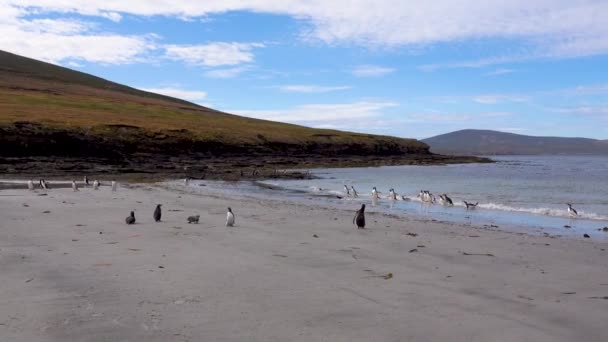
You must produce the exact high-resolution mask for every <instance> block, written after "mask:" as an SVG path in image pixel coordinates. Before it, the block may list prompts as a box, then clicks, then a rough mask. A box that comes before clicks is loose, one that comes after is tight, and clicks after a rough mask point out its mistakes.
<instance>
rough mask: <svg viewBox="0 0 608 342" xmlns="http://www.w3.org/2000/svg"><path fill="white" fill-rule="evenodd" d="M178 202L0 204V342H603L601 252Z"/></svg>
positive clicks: (568, 242) (258, 205)
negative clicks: (231, 214)
mask: <svg viewBox="0 0 608 342" xmlns="http://www.w3.org/2000/svg"><path fill="white" fill-rule="evenodd" d="M184 189H185V188H184V187H183V186H175V187H174V188H173V189H169V188H168V186H166V185H152V186H150V185H146V186H132V187H130V188H125V187H122V188H120V189H119V191H118V192H116V193H113V192H111V191H110V190H109V187H103V188H102V189H101V190H99V191H94V190H92V189H91V188H88V189H81V191H80V192H77V193H74V192H72V191H71V190H70V189H53V190H50V191H48V192H47V196H38V195H39V194H41V193H42V192H41V191H40V190H38V191H36V192H30V191H27V190H4V191H0V272H1V276H0V341H2V342H4V341H7V342H9V341H10V342H14V341H23V342H35V341H147V342H152V341H264V342H266V341H536V342H537V341H602V342H604V341H608V321H607V319H608V300H606V298H608V297H606V296H608V252H607V251H606V250H605V248H606V247H608V246H606V243H605V242H601V241H599V242H598V241H593V240H589V239H574V238H551V237H544V236H531V235H525V234H516V233H510V232H501V231H490V230H485V229H482V228H474V227H467V226H464V225H455V224H445V223H437V222H421V221H417V220H408V219H405V220H404V219H398V218H395V217H390V216H386V215H381V214H374V213H373V212H369V213H368V215H367V221H368V229H365V230H357V229H356V228H355V227H354V226H353V225H352V217H353V214H354V211H336V210H329V209H324V208H321V207H314V206H304V205H301V204H300V205H298V204H294V203H284V202H278V201H274V200H270V199H269V200H264V201H247V200H243V199H240V200H229V199H226V198H220V197H216V196H212V195H204V194H203V195H201V194H198V193H193V192H186V191H184ZM156 203H162V204H163V209H164V213H163V221H162V222H160V223H155V222H154V221H153V219H152V212H153V210H154V206H155V204H156ZM228 206H231V207H232V208H233V210H234V211H235V213H236V219H237V224H236V227H233V228H227V227H225V226H224V222H225V221H224V220H225V212H226V207H228ZM353 209H355V208H353ZM131 210H135V215H136V217H137V224H136V225H133V226H127V225H126V224H125V222H124V219H125V217H126V216H127V215H128V214H129V211H131ZM195 214H200V215H201V218H200V223H199V224H187V223H186V218H187V217H188V216H190V215H195ZM408 233H411V234H409V235H408ZM414 234H417V236H412V235H414ZM315 235H316V236H318V237H315ZM412 250H413V251H412ZM410 251H411V252H410ZM470 254H472V255H470ZM389 273H390V274H392V277H390V275H389ZM385 278H389V279H385Z"/></svg>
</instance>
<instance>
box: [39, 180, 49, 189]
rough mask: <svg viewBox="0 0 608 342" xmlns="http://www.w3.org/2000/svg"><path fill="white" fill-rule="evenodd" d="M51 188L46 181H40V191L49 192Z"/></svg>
mask: <svg viewBox="0 0 608 342" xmlns="http://www.w3.org/2000/svg"><path fill="white" fill-rule="evenodd" d="M48 188H49V184H48V183H47V182H46V181H45V180H44V179H42V178H41V179H40V189H43V190H48Z"/></svg>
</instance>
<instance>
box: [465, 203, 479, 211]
mask: <svg viewBox="0 0 608 342" xmlns="http://www.w3.org/2000/svg"><path fill="white" fill-rule="evenodd" d="M462 202H464V205H466V206H467V210H469V209H475V208H476V207H477V205H478V204H479V202H476V203H475V204H473V203H469V202H467V201H462Z"/></svg>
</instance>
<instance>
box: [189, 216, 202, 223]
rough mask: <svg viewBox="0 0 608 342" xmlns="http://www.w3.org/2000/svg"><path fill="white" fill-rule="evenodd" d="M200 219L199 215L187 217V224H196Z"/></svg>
mask: <svg viewBox="0 0 608 342" xmlns="http://www.w3.org/2000/svg"><path fill="white" fill-rule="evenodd" d="M200 217H201V216H200V215H195V216H188V223H198V219H199V218H200Z"/></svg>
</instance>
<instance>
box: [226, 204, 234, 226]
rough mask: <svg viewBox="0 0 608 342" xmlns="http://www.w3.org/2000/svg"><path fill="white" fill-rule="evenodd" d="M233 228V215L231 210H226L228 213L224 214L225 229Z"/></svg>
mask: <svg viewBox="0 0 608 342" xmlns="http://www.w3.org/2000/svg"><path fill="white" fill-rule="evenodd" d="M232 226H234V213H233V212H232V209H230V208H228V212H227V213H226V227H232Z"/></svg>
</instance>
